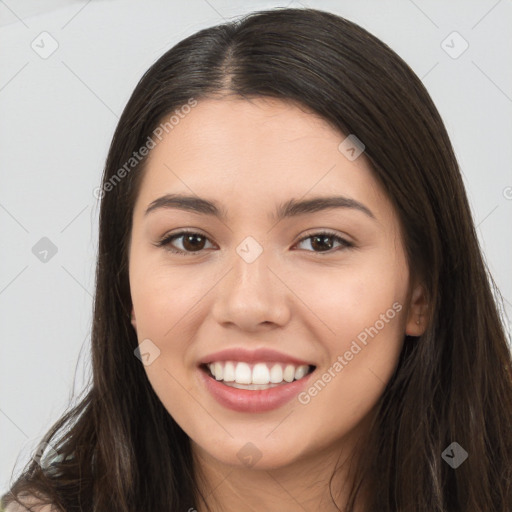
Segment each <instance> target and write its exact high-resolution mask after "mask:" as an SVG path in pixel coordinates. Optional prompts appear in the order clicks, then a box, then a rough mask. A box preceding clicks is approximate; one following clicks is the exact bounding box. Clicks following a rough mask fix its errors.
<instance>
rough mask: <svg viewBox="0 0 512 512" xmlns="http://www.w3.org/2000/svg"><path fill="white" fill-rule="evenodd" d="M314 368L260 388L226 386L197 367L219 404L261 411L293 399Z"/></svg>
mask: <svg viewBox="0 0 512 512" xmlns="http://www.w3.org/2000/svg"><path fill="white" fill-rule="evenodd" d="M260 361H261V359H260ZM315 370H316V368H315ZM315 370H313V371H312V372H311V373H309V374H308V375H306V376H304V377H302V379H299V380H294V381H293V382H289V383H286V384H281V385H279V386H276V387H273V388H269V389H261V390H247V389H238V388H233V387H230V386H226V385H225V384H222V381H217V380H215V379H214V378H213V377H211V376H210V375H209V374H208V373H207V372H206V370H205V369H204V368H203V367H199V368H198V370H197V371H198V372H199V380H200V381H201V383H202V384H203V385H204V386H205V388H206V390H207V391H208V392H209V393H210V394H211V395H212V396H213V398H214V399H215V400H216V401H217V402H218V403H219V404H220V405H222V406H224V407H226V408H228V409H231V410H232V411H237V412H246V413H262V412H266V411H271V410H274V409H278V408H279V407H282V406H283V405H285V404H286V403H287V402H290V401H291V400H293V398H295V397H296V396H297V395H298V394H299V393H300V392H301V391H303V390H304V388H305V387H306V386H307V384H308V382H309V380H310V378H311V376H312V375H313V374H314V373H315Z"/></svg>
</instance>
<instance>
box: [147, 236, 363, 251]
mask: <svg viewBox="0 0 512 512" xmlns="http://www.w3.org/2000/svg"><path fill="white" fill-rule="evenodd" d="M185 235H199V236H201V237H203V238H205V239H206V240H208V237H206V236H204V235H203V234H202V233H199V232H197V231H189V230H183V231H180V232H178V233H174V234H172V235H169V236H166V237H164V238H163V239H162V240H160V241H159V242H157V243H156V244H155V245H156V246H157V247H165V248H166V250H168V251H169V252H172V253H174V254H179V255H182V256H193V255H195V254H200V253H201V252H202V251H204V250H205V249H201V250H199V251H182V250H181V249H176V248H171V245H170V244H171V241H173V240H174V239H176V238H181V237H183V236H185ZM320 236H327V237H330V238H332V239H334V240H335V241H336V242H339V243H340V244H341V246H342V247H343V248H345V249H351V248H353V247H355V245H354V244H353V243H352V242H349V241H348V240H345V239H344V238H341V237H340V236H338V235H336V234H334V233H331V232H329V231H319V232H317V233H313V234H311V235H307V236H305V237H303V238H301V239H300V240H299V241H298V242H297V244H300V243H301V242H303V241H304V240H307V239H308V238H314V237H320ZM339 248H340V247H338V248H337V249H339ZM337 249H336V248H334V249H329V250H328V251H308V252H314V253H316V254H332V253H333V252H335V251H336V250H337Z"/></svg>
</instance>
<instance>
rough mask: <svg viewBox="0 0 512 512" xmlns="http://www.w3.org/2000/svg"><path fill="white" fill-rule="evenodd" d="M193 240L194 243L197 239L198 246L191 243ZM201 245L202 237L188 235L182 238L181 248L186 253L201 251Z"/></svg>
mask: <svg viewBox="0 0 512 512" xmlns="http://www.w3.org/2000/svg"><path fill="white" fill-rule="evenodd" d="M194 239H196V241H197V239H199V246H198V245H197V244H195V243H194V242H193V240H194ZM189 244H191V245H189ZM202 245H204V237H203V236H201V235H199V234H190V235H184V236H183V247H184V248H185V249H186V250H187V251H194V250H201V249H203V247H202Z"/></svg>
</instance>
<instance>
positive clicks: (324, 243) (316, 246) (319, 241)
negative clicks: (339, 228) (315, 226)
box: [299, 232, 354, 252]
mask: <svg viewBox="0 0 512 512" xmlns="http://www.w3.org/2000/svg"><path fill="white" fill-rule="evenodd" d="M306 240H310V242H309V243H310V247H311V248H312V249H313V252H330V251H331V252H334V251H333V250H332V249H333V247H334V244H335V243H338V244H339V245H338V248H339V247H342V248H349V247H354V244H353V243H352V242H349V241H348V240H345V239H344V238H341V237H340V236H338V235H335V234H334V233H329V232H327V233H314V234H313V235H309V236H306V237H304V238H302V239H301V240H300V242H299V243H302V242H304V241H306ZM335 250H336V249H335Z"/></svg>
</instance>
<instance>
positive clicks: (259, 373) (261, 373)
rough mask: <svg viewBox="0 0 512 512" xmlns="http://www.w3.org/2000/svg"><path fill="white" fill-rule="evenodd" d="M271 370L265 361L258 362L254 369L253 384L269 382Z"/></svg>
mask: <svg viewBox="0 0 512 512" xmlns="http://www.w3.org/2000/svg"><path fill="white" fill-rule="evenodd" d="M269 382H270V372H269V370H268V368H267V365H266V364H265V363H258V364H256V365H254V368H253V369H252V384H268V383H269Z"/></svg>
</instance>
